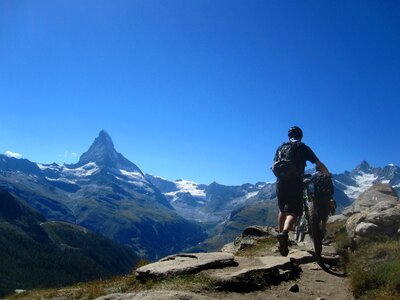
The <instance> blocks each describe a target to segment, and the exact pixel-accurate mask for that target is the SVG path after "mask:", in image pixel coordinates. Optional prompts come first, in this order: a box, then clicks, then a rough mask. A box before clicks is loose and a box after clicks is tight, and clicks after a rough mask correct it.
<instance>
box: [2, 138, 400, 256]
mask: <svg viewBox="0 0 400 300" xmlns="http://www.w3.org/2000/svg"><path fill="white" fill-rule="evenodd" d="M333 179H334V186H335V200H336V202H337V205H338V211H341V210H342V209H343V208H344V207H346V206H348V205H350V204H351V203H352V202H353V201H354V200H355V199H356V198H357V197H358V195H360V194H361V193H362V192H363V191H364V190H366V189H367V188H369V187H370V186H371V185H372V184H373V183H374V182H384V183H389V184H391V185H392V186H393V187H394V188H395V189H396V190H397V191H399V189H400V169H399V167H397V166H395V165H388V166H386V167H384V168H376V167H372V166H370V165H369V164H368V163H367V162H366V161H363V162H361V164H360V165H359V166H357V167H356V168H354V169H353V170H352V171H350V172H349V171H346V172H344V173H342V174H334V175H333ZM0 187H2V188H4V189H6V190H8V191H9V192H10V193H12V194H13V195H15V196H18V197H19V198H21V199H23V200H24V201H25V202H27V203H28V204H29V205H31V206H32V207H33V208H35V209H37V210H38V211H40V212H41V213H42V214H43V215H44V216H45V217H46V218H47V219H49V220H63V221H67V222H70V223H73V224H78V225H80V226H83V227H85V228H88V229H90V230H92V231H94V232H96V233H99V234H102V235H104V236H107V237H109V238H111V239H113V240H115V241H117V242H119V243H121V244H124V245H129V246H130V247H132V249H134V251H136V253H138V254H139V255H141V256H145V257H147V258H148V259H157V258H159V257H161V256H165V255H167V254H171V253H175V252H179V251H184V250H185V249H186V250H187V249H197V250H216V249H218V247H219V246H221V245H223V244H224V243H226V242H230V241H231V240H232V239H233V238H234V237H236V236H237V235H238V234H240V232H241V231H242V230H243V228H245V227H246V226H250V225H253V224H259V225H276V215H277V212H278V210H277V204H276V201H277V199H276V193H275V183H274V182H270V183H265V182H258V183H255V184H250V183H246V184H242V185H238V186H226V185H221V184H218V183H217V182H213V183H211V184H199V183H196V182H193V181H189V180H184V179H178V180H175V181H172V180H168V179H165V178H161V177H159V176H156V175H150V174H146V173H143V172H142V171H141V170H140V168H139V167H138V166H137V165H135V164H134V163H132V162H131V161H129V160H128V159H126V158H125V157H124V156H123V155H122V154H120V153H118V152H117V151H116V150H115V148H114V144H113V141H112V139H111V137H110V136H109V134H108V133H107V132H105V131H104V130H102V131H101V132H100V133H99V136H98V137H97V138H96V139H95V141H94V142H93V144H92V145H91V146H90V148H89V149H88V151H86V152H85V153H83V154H82V155H81V157H80V159H79V161H78V163H76V164H71V165H59V164H55V163H53V164H41V163H33V162H30V161H29V160H26V159H16V158H11V157H7V156H5V155H0ZM199 243H200V244H199ZM193 247H195V248H193Z"/></svg>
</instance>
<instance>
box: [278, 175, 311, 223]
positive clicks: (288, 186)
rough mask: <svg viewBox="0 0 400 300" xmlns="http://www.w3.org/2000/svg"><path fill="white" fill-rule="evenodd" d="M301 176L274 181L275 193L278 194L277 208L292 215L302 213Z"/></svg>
mask: <svg viewBox="0 0 400 300" xmlns="http://www.w3.org/2000/svg"><path fill="white" fill-rule="evenodd" d="M303 190H304V183H303V178H299V179H294V180H290V181H284V180H278V181H277V182H276V195H277V196H278V206H279V210H280V211H281V212H284V213H289V214H292V215H294V216H300V215H301V214H302V213H303Z"/></svg>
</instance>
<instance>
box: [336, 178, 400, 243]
mask: <svg viewBox="0 0 400 300" xmlns="http://www.w3.org/2000/svg"><path fill="white" fill-rule="evenodd" d="M344 213H345V214H347V216H348V219H347V221H346V230H347V232H348V234H349V237H350V238H352V239H353V240H357V238H358V237H369V236H371V235H373V234H377V233H378V234H379V233H380V234H382V233H384V234H395V233H396V232H397V231H398V229H399V228H400V201H399V198H398V197H397V194H396V192H395V191H394V190H393V188H392V187H391V186H390V185H386V184H378V185H375V186H373V187H371V188H370V189H368V190H367V191H365V192H364V193H363V194H361V196H360V197H359V199H357V200H356V201H355V202H354V203H353V205H352V206H351V207H350V208H348V209H346V211H345V212H344Z"/></svg>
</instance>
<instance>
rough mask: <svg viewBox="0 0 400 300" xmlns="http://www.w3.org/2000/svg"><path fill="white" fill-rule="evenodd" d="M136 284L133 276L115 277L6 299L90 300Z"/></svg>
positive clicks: (25, 293)
mask: <svg viewBox="0 0 400 300" xmlns="http://www.w3.org/2000/svg"><path fill="white" fill-rule="evenodd" d="M135 284H137V280H136V278H135V276H134V275H132V274H131V275H126V276H117V277H114V278H112V279H108V280H97V281H91V282H87V283H79V284H76V285H73V286H70V287H63V288H59V289H57V288H52V289H34V290H29V291H26V292H24V293H21V294H14V295H11V296H9V297H8V298H6V299H19V300H28V299H29V300H42V299H53V298H58V297H65V298H66V299H71V300H77V299H84V300H91V299H96V298H98V297H101V296H104V295H107V294H110V293H125V292H127V291H129V290H130V289H132V287H133V286H135Z"/></svg>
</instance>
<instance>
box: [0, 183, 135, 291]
mask: <svg viewBox="0 0 400 300" xmlns="http://www.w3.org/2000/svg"><path fill="white" fill-rule="evenodd" d="M137 259H138V257H137V256H136V255H135V254H134V253H133V251H132V250H131V249H129V248H128V247H124V246H121V245H119V244H117V243H116V242H113V241H111V240H109V239H107V238H105V237H102V236H99V235H96V234H94V233H92V232H90V231H88V230H87V229H84V228H82V227H80V226H77V225H72V224H69V223H65V222H56V221H50V222H48V221H46V219H45V218H44V217H43V216H42V215H41V214H40V213H39V212H37V211H35V210H33V209H32V208H30V207H28V206H27V205H26V204H24V203H23V202H21V201H20V200H18V199H16V198H15V197H13V196H12V195H11V194H10V193H8V192H6V191H4V190H1V189H0V297H1V296H4V295H5V294H7V293H11V292H13V291H14V290H15V289H29V288H37V287H51V286H63V285H67V284H72V283H75V282H80V281H86V280H93V279H100V278H107V277H111V276H114V275H117V274H125V273H128V272H129V271H131V270H132V268H133V265H134V264H135V262H136V261H137Z"/></svg>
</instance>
